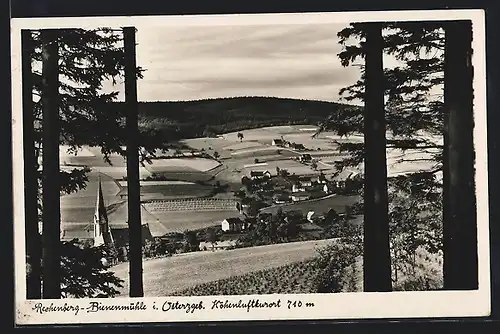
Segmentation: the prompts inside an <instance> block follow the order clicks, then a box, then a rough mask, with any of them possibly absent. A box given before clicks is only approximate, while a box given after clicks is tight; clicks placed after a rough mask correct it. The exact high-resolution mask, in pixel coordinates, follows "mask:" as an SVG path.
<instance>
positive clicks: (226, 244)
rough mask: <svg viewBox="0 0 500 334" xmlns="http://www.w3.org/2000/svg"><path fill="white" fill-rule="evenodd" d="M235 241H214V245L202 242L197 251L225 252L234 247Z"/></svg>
mask: <svg viewBox="0 0 500 334" xmlns="http://www.w3.org/2000/svg"><path fill="white" fill-rule="evenodd" d="M236 242H237V240H236V239H231V240H221V241H216V242H215V243H211V242H208V241H202V242H200V246H199V249H200V250H201V251H209V250H211V251H218V250H225V249H228V248H230V247H234V246H236Z"/></svg>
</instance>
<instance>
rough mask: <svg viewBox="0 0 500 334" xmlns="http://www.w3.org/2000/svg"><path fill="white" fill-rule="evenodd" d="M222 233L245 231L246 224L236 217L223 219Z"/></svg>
mask: <svg viewBox="0 0 500 334" xmlns="http://www.w3.org/2000/svg"><path fill="white" fill-rule="evenodd" d="M221 228H222V231H224V232H241V231H243V230H245V229H246V223H245V222H244V221H243V220H241V219H240V218H238V217H234V218H227V219H224V220H223V221H222V223H221Z"/></svg>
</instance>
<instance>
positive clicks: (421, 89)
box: [318, 21, 444, 269]
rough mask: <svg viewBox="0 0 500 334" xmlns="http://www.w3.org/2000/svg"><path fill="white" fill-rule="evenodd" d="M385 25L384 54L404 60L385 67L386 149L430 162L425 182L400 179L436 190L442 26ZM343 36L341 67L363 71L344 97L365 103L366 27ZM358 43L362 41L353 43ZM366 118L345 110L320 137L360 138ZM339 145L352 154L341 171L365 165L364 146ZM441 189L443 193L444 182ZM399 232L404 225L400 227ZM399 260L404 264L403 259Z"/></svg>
mask: <svg viewBox="0 0 500 334" xmlns="http://www.w3.org/2000/svg"><path fill="white" fill-rule="evenodd" d="M383 27H384V30H383V32H384V34H383V38H384V53H385V54H386V55H390V56H392V57H394V58H396V59H397V60H398V61H399V63H398V64H397V65H396V66H394V67H386V68H384V73H385V82H383V84H384V85H385V87H384V88H385V99H386V103H385V109H386V122H387V123H386V124H387V130H388V134H389V135H390V137H388V138H387V140H386V148H387V150H388V151H395V150H396V151H397V153H399V154H400V156H399V157H398V158H396V160H395V161H394V162H395V163H396V164H399V163H412V162H416V163H420V162H429V165H430V167H429V169H428V170H427V171H426V173H425V181H422V178H421V177H412V175H405V176H400V178H403V179H404V183H405V186H406V187H410V186H413V185H415V183H416V184H417V185H418V186H422V184H424V187H427V188H428V189H430V188H431V187H433V186H432V183H433V182H431V181H430V180H433V179H434V174H435V173H437V172H439V171H441V170H442V148H443V146H442V142H440V140H439V139H440V137H441V136H442V134H443V109H442V106H443V101H442V99H443V96H442V93H441V90H440V89H441V88H442V85H443V72H442V71H443V50H444V32H443V29H442V22H434V21H431V22H385V23H383ZM338 37H339V39H340V41H339V42H340V44H341V45H342V47H343V50H342V52H340V53H339V55H338V56H339V58H340V60H341V63H342V65H343V66H350V65H359V66H360V68H361V78H360V80H358V81H357V82H356V83H355V84H353V85H351V86H349V87H346V88H344V89H342V90H341V91H340V95H341V96H342V97H343V99H345V100H347V101H356V100H363V98H364V94H365V86H366V82H365V81H366V68H365V66H364V65H362V64H356V60H357V59H359V58H363V57H364V56H365V49H364V42H363V37H364V24H362V23H353V24H351V25H350V26H349V27H347V28H345V29H343V30H342V31H341V32H339V33H338ZM356 40H357V42H354V43H352V42H353V41H356ZM362 120H363V112H362V110H361V109H360V108H357V107H355V106H353V107H352V108H349V109H347V110H346V111H345V112H342V113H334V114H332V115H331V116H330V117H329V118H328V119H327V120H326V121H325V122H324V123H323V124H322V126H321V127H320V131H319V132H318V134H319V133H320V132H321V131H322V130H326V129H328V130H333V131H334V132H336V133H337V134H338V135H340V136H349V135H351V134H360V133H362V132H363V128H362V124H363V122H362ZM441 138H442V137H441ZM338 145H339V149H340V151H341V152H347V153H349V154H348V156H347V157H346V158H345V159H343V160H342V161H340V162H339V163H338V165H337V167H338V168H340V169H343V168H345V167H349V166H352V167H358V166H359V165H360V164H361V163H362V162H363V159H364V152H365V143H356V142H350V141H344V142H339V143H338ZM405 153H409V154H405ZM412 153H413V154H412ZM415 153H416V154H415ZM438 188H439V189H440V191H441V185H440V184H439V185H438ZM424 193H425V192H424ZM393 198H394V197H393ZM438 200H439V199H438ZM419 201H420V200H419ZM391 204H392V209H391V210H394V205H399V204H397V203H395V202H394V203H391ZM419 211H421V207H420V206H418V207H413V208H412V212H411V213H412V214H419V213H418V212H419ZM399 213H401V210H399V209H398V210H396V211H391V214H392V215H393V216H395V215H397V214H399ZM412 219H415V217H414V216H411V217H408V222H409V221H410V220H412ZM437 225H439V226H436V228H438V229H439V228H440V227H441V225H440V224H437ZM400 228H401V226H398V227H397V229H400ZM395 237H396V236H394V238H395ZM395 245H396V243H393V245H392V246H391V251H392V253H393V254H395V252H396V251H398V250H396V249H395V248H394V247H395ZM405 252H406V250H405ZM396 261H397V262H400V261H399V258H398V259H396ZM393 269H394V268H393Z"/></svg>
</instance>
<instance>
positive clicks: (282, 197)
mask: <svg viewBox="0 0 500 334" xmlns="http://www.w3.org/2000/svg"><path fill="white" fill-rule="evenodd" d="M273 202H274V203H275V204H285V203H288V202H290V195H289V194H274V196H273Z"/></svg>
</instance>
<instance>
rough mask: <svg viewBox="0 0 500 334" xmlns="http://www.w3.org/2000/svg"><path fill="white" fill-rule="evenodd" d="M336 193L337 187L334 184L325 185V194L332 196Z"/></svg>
mask: <svg viewBox="0 0 500 334" xmlns="http://www.w3.org/2000/svg"><path fill="white" fill-rule="evenodd" d="M334 191H335V186H334V185H333V184H325V185H323V192H324V193H325V194H331V193H333V192H334Z"/></svg>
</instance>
